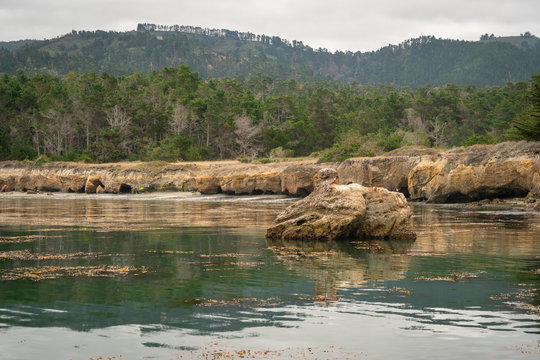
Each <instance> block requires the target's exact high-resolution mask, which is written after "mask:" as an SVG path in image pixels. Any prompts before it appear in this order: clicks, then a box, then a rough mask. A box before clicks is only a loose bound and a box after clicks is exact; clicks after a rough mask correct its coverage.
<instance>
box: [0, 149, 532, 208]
mask: <svg viewBox="0 0 540 360" xmlns="http://www.w3.org/2000/svg"><path fill="white" fill-rule="evenodd" d="M539 160H540V142H518V143H501V144H497V145H475V146H471V147H466V148H456V149H451V150H447V151H441V150H436V149H430V148H408V147H405V148H401V149H397V150H394V151H392V152H390V153H387V154H385V155H383V156H377V157H372V158H354V159H349V160H346V161H344V162H342V163H327V164H317V163H316V160H315V159H305V160H299V161H291V162H283V163H270V164H242V163H239V162H237V161H216V162H202V163H178V164H168V163H121V164H101V165H98V164H96V165H89V164H79V163H47V164H43V165H39V164H35V163H31V162H15V161H9V162H0V191H1V192H9V191H13V190H15V191H27V190H39V191H44V192H48V191H60V192H80V193H85V192H86V193H96V192H97V191H98V188H99V192H106V193H138V192H146V191H165V190H173V191H198V192H200V193H203V194H217V193H226V194H234V195H242V194H251V195H254V194H287V195H292V196H306V195H308V194H309V193H311V192H312V191H313V188H314V185H313V177H314V175H315V174H316V173H317V171H318V170H320V169H321V168H323V167H330V168H335V169H336V170H337V173H338V183H339V184H344V185H346V184H351V183H356V184H360V185H363V186H367V187H370V186H377V187H383V188H386V189H388V190H391V191H399V192H401V193H403V194H405V195H406V196H410V198H411V199H417V200H427V201H429V202H438V203H443V202H470V201H479V200H482V199H493V198H505V197H524V196H527V199H528V201H529V202H530V203H531V204H532V205H531V206H536V207H537V208H538V207H540V205H539V204H538V203H540V161H539ZM535 204H536V205H535Z"/></svg>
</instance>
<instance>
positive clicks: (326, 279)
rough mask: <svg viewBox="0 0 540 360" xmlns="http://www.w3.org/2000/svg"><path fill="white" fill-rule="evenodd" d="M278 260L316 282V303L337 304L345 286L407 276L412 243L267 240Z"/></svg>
mask: <svg viewBox="0 0 540 360" xmlns="http://www.w3.org/2000/svg"><path fill="white" fill-rule="evenodd" d="M267 243H268V246H269V247H270V249H271V250H272V251H273V252H274V254H275V255H276V257H277V258H278V259H279V260H280V261H282V262H283V264H284V265H285V266H286V267H287V268H288V269H289V270H292V271H295V272H297V273H299V274H301V275H302V276H306V277H308V278H310V279H312V280H313V295H314V298H315V299H320V300H334V299H337V298H338V292H339V289H340V288H341V287H343V286H345V287H347V286H354V285H358V284H362V283H365V282H367V281H387V280H398V279H400V278H402V277H403V276H404V274H405V273H406V272H407V269H408V264H409V261H410V259H411V257H410V256H405V255H404V256H396V255H399V254H407V253H408V251H409V250H410V249H411V247H412V245H413V244H414V242H412V241H369V242H360V243H349V242H328V241H324V242H319V241H312V242H311V241H310V242H303V241H295V240H267Z"/></svg>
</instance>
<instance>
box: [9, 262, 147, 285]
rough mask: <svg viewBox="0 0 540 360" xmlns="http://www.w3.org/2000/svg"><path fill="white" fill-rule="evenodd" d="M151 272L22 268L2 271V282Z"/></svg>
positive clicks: (103, 267)
mask: <svg viewBox="0 0 540 360" xmlns="http://www.w3.org/2000/svg"><path fill="white" fill-rule="evenodd" d="M147 272H149V270H148V268H147V267H146V266H141V267H135V266H110V265H101V266H59V267H56V266H43V267H22V268H16V269H9V270H2V271H1V272H0V280H22V279H25V280H33V281H40V280H45V279H56V278H59V277H79V276H84V277H115V276H126V275H131V276H137V275H141V274H145V273H147Z"/></svg>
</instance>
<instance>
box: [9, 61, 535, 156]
mask: <svg viewBox="0 0 540 360" xmlns="http://www.w3.org/2000/svg"><path fill="white" fill-rule="evenodd" d="M0 109H2V111H0V160H25V159H28V160H35V161H38V162H42V163H46V162H50V161H84V162H88V163H108V162H120V161H168V162H171V161H200V160H223V159H238V160H240V161H243V162H250V161H258V162H269V161H273V160H275V159H279V158H284V157H285V158H287V157H304V156H309V155H312V156H314V157H317V158H319V159H321V161H322V162H332V161H343V160H346V159H347V158H352V157H366V156H377V155H382V154H384V153H385V152H388V151H391V150H395V149H399V148H400V147H404V146H427V147H433V148H452V147H456V146H469V145H474V144H494V143H500V142H503V141H508V140H513V141H515V140H536V141H537V140H538V139H539V138H540V73H537V74H534V75H532V77H531V79H530V82H529V83H526V82H517V83H507V84H506V85H504V86H493V87H482V88H480V87H478V88H477V87H473V86H457V85H454V84H447V85H444V86H423V87H416V88H411V87H407V86H403V87H396V86H395V85H392V84H390V85H380V86H378V87H377V86H367V85H360V84H357V83H343V82H336V81H332V80H324V81H312V82H299V81H296V80H292V79H290V80H280V79H272V78H270V77H268V76H262V75H261V76H254V77H251V78H241V77H240V78H221V79H210V80H204V79H202V78H200V77H199V75H198V73H196V72H192V71H190V69H189V68H188V67H186V66H180V67H178V68H165V69H163V70H160V71H158V72H153V73H152V74H149V75H141V74H137V73H134V74H130V75H126V76H121V77H115V76H113V75H110V74H107V73H102V74H100V75H97V74H77V73H70V74H68V75H66V76H65V77H57V76H52V75H35V76H32V77H30V76H28V75H26V74H25V73H24V72H22V71H19V72H18V73H17V75H13V76H10V75H6V74H4V75H3V76H0Z"/></svg>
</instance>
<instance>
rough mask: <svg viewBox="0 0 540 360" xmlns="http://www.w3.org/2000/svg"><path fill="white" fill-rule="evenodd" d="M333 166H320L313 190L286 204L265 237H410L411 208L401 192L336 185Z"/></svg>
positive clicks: (317, 238)
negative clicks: (288, 204) (298, 199)
mask: <svg viewBox="0 0 540 360" xmlns="http://www.w3.org/2000/svg"><path fill="white" fill-rule="evenodd" d="M337 178H338V173H337V171H336V170H335V169H330V168H325V169H321V170H320V171H319V172H318V173H317V175H316V176H315V178H314V182H315V189H314V190H313V192H312V193H311V194H310V195H308V196H307V197H306V198H304V199H302V200H300V201H298V202H296V203H294V204H293V205H291V206H289V207H288V208H287V209H286V210H285V211H284V212H283V213H281V214H279V215H278V217H277V219H276V223H277V224H276V225H275V226H273V227H271V228H269V229H268V230H267V232H266V237H267V238H269V239H296V240H339V239H352V238H385V239H413V238H415V234H414V232H413V231H412V227H411V222H410V221H411V215H412V211H411V209H410V208H409V206H408V205H407V201H406V200H405V197H404V196H403V194H400V193H396V192H391V191H389V190H386V189H383V188H376V187H371V188H368V187H365V186H362V185H359V184H349V185H337V184H336V181H337Z"/></svg>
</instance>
